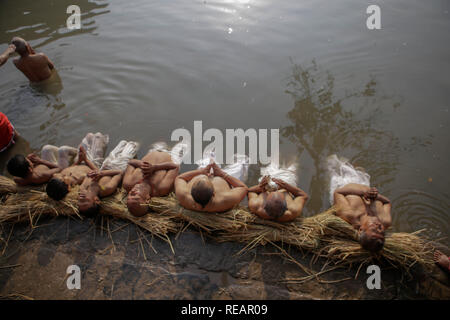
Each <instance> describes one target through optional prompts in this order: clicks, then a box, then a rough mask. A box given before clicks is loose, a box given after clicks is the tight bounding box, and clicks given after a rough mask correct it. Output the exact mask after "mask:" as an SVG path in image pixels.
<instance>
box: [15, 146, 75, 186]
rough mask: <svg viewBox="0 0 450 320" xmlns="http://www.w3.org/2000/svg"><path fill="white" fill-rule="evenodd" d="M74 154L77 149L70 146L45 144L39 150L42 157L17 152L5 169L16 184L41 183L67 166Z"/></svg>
mask: <svg viewBox="0 0 450 320" xmlns="http://www.w3.org/2000/svg"><path fill="white" fill-rule="evenodd" d="M76 155H77V149H75V148H72V147H68V146H62V147H60V148H58V147H55V146H52V145H45V146H44V147H43V148H42V151H41V157H42V158H40V157H38V156H37V155H36V154H34V153H32V154H29V155H28V156H26V157H24V156H23V155H21V154H17V155H15V156H14V157H12V158H11V159H10V160H9V161H8V164H7V169H8V172H9V173H10V174H11V175H12V176H14V181H15V182H16V183H17V184H18V185H21V186H25V185H38V184H43V183H46V182H48V181H49V180H50V179H51V178H52V176H53V174H55V173H58V172H60V171H61V170H63V169H64V168H67V167H68V166H69V163H70V162H72V161H73V160H74V158H75V156H76Z"/></svg>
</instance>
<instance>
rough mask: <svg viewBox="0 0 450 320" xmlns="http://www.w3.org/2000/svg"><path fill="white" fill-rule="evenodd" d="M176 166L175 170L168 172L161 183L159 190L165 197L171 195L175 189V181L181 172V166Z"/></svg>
mask: <svg viewBox="0 0 450 320" xmlns="http://www.w3.org/2000/svg"><path fill="white" fill-rule="evenodd" d="M174 165H175V168H173V169H170V170H169V171H167V173H166V174H165V175H164V178H163V179H162V180H161V182H160V183H159V186H158V189H159V192H160V193H161V194H163V195H167V194H169V193H170V192H171V191H172V189H173V187H174V183H175V179H176V177H177V175H178V172H179V170H180V166H179V165H176V164H174ZM166 170H167V169H166Z"/></svg>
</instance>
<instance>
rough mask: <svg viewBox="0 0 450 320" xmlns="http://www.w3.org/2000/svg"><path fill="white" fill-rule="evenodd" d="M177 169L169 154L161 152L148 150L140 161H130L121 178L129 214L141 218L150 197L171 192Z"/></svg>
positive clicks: (178, 167) (145, 211) (177, 166)
mask: <svg viewBox="0 0 450 320" xmlns="http://www.w3.org/2000/svg"><path fill="white" fill-rule="evenodd" d="M179 169H180V166H179V165H178V164H176V163H174V162H173V160H172V157H171V155H170V153H168V152H165V151H161V150H150V151H149V152H148V153H147V154H146V155H145V156H144V157H143V158H142V160H136V159H133V160H130V161H129V162H128V167H127V169H126V171H125V176H124V178H123V188H124V189H125V190H126V191H127V192H128V197H127V207H128V210H129V211H130V213H131V214H132V215H134V216H137V217H140V216H143V215H145V214H146V213H147V210H148V207H147V204H148V202H149V201H150V198H151V197H162V196H167V195H168V194H169V193H170V192H171V191H172V190H173V186H174V181H175V178H176V176H177V174H178V171H179Z"/></svg>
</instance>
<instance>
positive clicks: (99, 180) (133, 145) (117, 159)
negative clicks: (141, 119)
mask: <svg viewBox="0 0 450 320" xmlns="http://www.w3.org/2000/svg"><path fill="white" fill-rule="evenodd" d="M138 149H139V145H138V143H137V142H133V141H125V140H122V141H120V142H119V144H118V145H117V146H116V147H115V148H114V150H113V151H111V153H110V154H109V155H108V157H107V158H106V159H105V161H104V162H103V164H102V166H101V168H100V170H99V169H98V167H97V166H95V165H94V167H95V169H93V171H90V172H88V173H87V175H86V177H85V178H84V180H83V182H82V183H81V185H80V189H79V191H78V209H79V210H80V213H83V214H84V215H87V216H92V215H94V214H96V213H97V212H98V210H99V203H100V198H103V197H107V196H109V195H111V194H113V193H114V192H115V191H116V190H117V187H118V186H119V184H120V182H121V181H122V177H123V174H124V172H125V169H126V167H127V164H128V161H130V160H131V159H133V158H134V157H135V156H136V153H137V151H138ZM90 168H91V167H90ZM91 169H92V168H91Z"/></svg>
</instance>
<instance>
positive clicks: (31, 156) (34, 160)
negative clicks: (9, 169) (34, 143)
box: [27, 153, 42, 164]
mask: <svg viewBox="0 0 450 320" xmlns="http://www.w3.org/2000/svg"><path fill="white" fill-rule="evenodd" d="M27 159H28V160H30V161H31V162H32V163H34V164H39V163H41V161H42V160H41V158H39V157H38V156H37V154H35V153H30V154H29V155H28V156H27Z"/></svg>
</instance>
